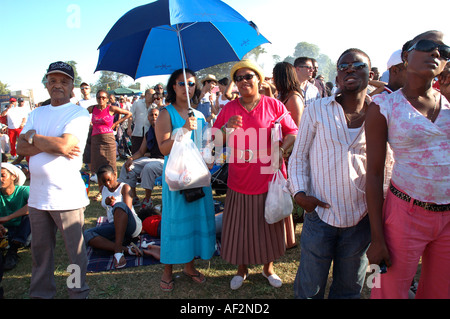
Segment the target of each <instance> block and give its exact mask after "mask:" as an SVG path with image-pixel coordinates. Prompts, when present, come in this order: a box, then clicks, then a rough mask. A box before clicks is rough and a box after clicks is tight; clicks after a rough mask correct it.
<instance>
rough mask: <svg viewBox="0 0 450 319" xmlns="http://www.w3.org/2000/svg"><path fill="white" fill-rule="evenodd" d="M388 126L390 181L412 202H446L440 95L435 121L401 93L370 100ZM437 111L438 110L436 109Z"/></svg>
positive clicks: (446, 143) (448, 186)
mask: <svg viewBox="0 0 450 319" xmlns="http://www.w3.org/2000/svg"><path fill="white" fill-rule="evenodd" d="M373 102H375V103H376V104H378V105H379V106H380V112H381V114H383V116H384V117H385V118H386V121H387V125H388V142H389V144H390V146H391V148H392V150H393V154H394V161H395V163H394V168H393V171H392V181H393V182H394V184H396V185H397V186H398V187H399V188H400V189H402V190H403V191H404V192H405V193H407V194H408V195H409V196H411V197H412V198H414V199H417V200H420V201H423V202H431V203H436V204H448V203H450V105H449V102H448V101H447V99H446V98H445V97H444V96H443V95H441V100H440V112H439V115H438V117H437V118H436V120H435V122H434V123H433V122H431V121H430V120H429V119H428V118H426V117H425V116H424V115H422V114H421V113H420V112H419V111H418V110H416V109H415V108H414V107H413V106H412V105H411V104H410V103H409V101H408V100H407V99H406V98H405V96H404V95H403V92H402V90H401V89H400V90H398V91H396V92H394V93H392V94H380V95H377V96H375V97H374V98H373ZM437 109H438V110H439V108H437Z"/></svg>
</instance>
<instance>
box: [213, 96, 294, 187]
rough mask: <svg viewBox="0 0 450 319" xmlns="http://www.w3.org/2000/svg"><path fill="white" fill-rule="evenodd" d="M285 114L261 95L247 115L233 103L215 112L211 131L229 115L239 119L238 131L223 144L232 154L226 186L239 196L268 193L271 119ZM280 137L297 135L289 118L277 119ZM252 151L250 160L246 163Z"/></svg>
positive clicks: (277, 104)
mask: <svg viewBox="0 0 450 319" xmlns="http://www.w3.org/2000/svg"><path fill="white" fill-rule="evenodd" d="M285 112H287V110H286V107H285V106H284V104H283V103H281V102H280V101H278V100H276V99H273V98H270V97H267V96H265V95H262V96H261V100H260V102H259V103H258V105H257V106H256V107H255V108H254V109H253V110H251V111H250V112H248V111H247V110H246V109H245V108H244V107H243V106H242V105H241V103H240V102H239V99H236V100H233V101H231V102H229V103H228V104H227V107H225V108H223V109H222V111H221V112H220V113H219V115H218V117H217V120H216V121H215V123H214V128H218V129H220V128H221V127H222V126H223V125H225V124H226V123H227V122H228V119H229V118H230V117H231V116H233V115H241V116H242V123H243V126H242V128H239V129H237V130H235V131H234V132H233V133H231V134H230V136H229V138H228V142H227V143H228V144H227V145H226V146H227V147H229V148H230V149H231V152H232V155H231V156H230V157H229V158H228V159H227V162H228V163H229V166H228V187H229V188H231V189H232V190H234V191H236V192H239V193H243V194H251V195H255V194H262V193H266V192H267V191H268V183H269V181H271V180H272V177H273V170H271V169H270V166H271V162H270V155H271V153H272V152H271V150H270V149H271V129H272V128H273V126H274V122H275V120H277V119H278V118H279V117H281V116H282V115H283V114H284V113H285ZM280 123H281V128H282V129H281V131H282V135H283V137H284V136H286V135H287V134H294V135H296V134H297V131H298V128H297V126H296V125H295V123H294V121H293V120H292V117H291V116H289V115H288V116H286V117H284V118H283V119H282V120H281V122H280ZM248 150H251V152H253V158H252V159H251V160H250V161H249V162H245V161H244V160H243V159H241V155H242V157H243V158H245V159H247V160H249V159H250V157H251V155H250V152H249V151H248ZM282 165H283V166H282V172H283V174H284V176H285V177H286V167H285V165H284V162H283V164H282Z"/></svg>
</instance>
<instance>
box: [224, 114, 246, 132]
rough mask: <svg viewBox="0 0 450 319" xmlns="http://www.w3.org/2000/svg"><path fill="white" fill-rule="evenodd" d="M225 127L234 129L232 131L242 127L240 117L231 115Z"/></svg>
mask: <svg viewBox="0 0 450 319" xmlns="http://www.w3.org/2000/svg"><path fill="white" fill-rule="evenodd" d="M226 127H227V128H234V129H237V128H240V127H242V116H240V115H233V116H232V117H230V118H229V119H228V122H227V126H226Z"/></svg>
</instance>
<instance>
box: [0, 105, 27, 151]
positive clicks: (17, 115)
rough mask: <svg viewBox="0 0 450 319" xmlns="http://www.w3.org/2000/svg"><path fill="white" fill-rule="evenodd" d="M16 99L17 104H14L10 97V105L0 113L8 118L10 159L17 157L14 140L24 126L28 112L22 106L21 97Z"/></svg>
mask: <svg viewBox="0 0 450 319" xmlns="http://www.w3.org/2000/svg"><path fill="white" fill-rule="evenodd" d="M17 101H18V103H19V104H18V105H17V106H16V104H15V103H16V99H15V98H11V99H10V102H11V104H10V106H9V107H8V108H7V109H6V110H5V111H3V112H2V114H1V115H2V116H5V115H6V118H7V120H8V136H9V144H10V146H11V151H10V154H11V156H12V159H16V158H17V152H16V141H17V138H18V137H19V135H20V132H21V131H22V129H23V127H24V126H25V123H26V121H27V116H28V112H27V110H26V108H25V107H24V104H25V103H24V100H23V98H19V99H18V100H17Z"/></svg>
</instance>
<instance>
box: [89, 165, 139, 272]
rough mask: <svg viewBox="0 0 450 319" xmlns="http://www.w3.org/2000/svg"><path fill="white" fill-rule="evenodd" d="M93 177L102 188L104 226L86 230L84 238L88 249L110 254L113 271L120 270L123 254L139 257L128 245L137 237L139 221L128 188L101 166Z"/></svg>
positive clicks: (135, 247) (131, 244) (112, 173)
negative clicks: (100, 250) (106, 251)
mask: <svg viewBox="0 0 450 319" xmlns="http://www.w3.org/2000/svg"><path fill="white" fill-rule="evenodd" d="M97 177H98V180H99V181H101V183H102V185H104V187H103V190H102V202H101V204H102V206H103V207H104V208H105V209H106V213H107V218H108V223H106V224H102V225H100V226H97V227H94V228H91V229H88V230H86V231H85V232H84V238H85V241H86V243H87V244H88V245H90V246H91V247H94V248H98V249H103V250H108V251H113V252H114V267H115V268H116V269H119V268H123V267H125V266H126V263H127V262H126V259H125V256H124V252H125V253H127V254H129V255H138V256H141V255H142V252H141V251H140V249H139V248H138V247H137V246H136V245H135V244H134V243H133V242H132V239H133V238H135V237H137V236H139V234H140V233H141V230H142V221H141V220H140V218H139V217H138V216H137V214H136V213H135V211H134V208H133V205H132V202H133V197H132V196H131V195H130V189H131V188H130V185H128V184H126V183H120V182H118V181H117V174H116V173H115V171H114V169H113V168H112V167H111V166H110V165H103V166H101V167H100V168H99V169H98V171H97ZM127 244H129V246H126V245H127Z"/></svg>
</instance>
